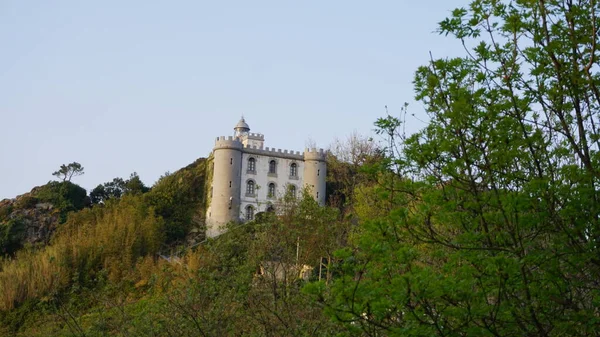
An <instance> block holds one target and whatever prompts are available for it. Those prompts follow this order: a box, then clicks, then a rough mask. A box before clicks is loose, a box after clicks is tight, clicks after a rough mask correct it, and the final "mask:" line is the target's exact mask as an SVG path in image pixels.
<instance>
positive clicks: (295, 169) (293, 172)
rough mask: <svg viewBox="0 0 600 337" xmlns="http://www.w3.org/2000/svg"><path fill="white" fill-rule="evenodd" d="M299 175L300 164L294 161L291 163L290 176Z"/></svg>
mask: <svg viewBox="0 0 600 337" xmlns="http://www.w3.org/2000/svg"><path fill="white" fill-rule="evenodd" d="M297 176H298V164H296V163H292V165H290V177H297Z"/></svg>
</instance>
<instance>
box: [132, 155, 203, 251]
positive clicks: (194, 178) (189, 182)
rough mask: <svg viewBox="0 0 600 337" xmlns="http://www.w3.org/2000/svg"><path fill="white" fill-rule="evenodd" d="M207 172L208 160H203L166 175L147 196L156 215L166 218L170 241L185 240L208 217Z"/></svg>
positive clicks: (147, 200) (167, 234)
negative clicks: (205, 215)
mask: <svg viewBox="0 0 600 337" xmlns="http://www.w3.org/2000/svg"><path fill="white" fill-rule="evenodd" d="M206 169H207V165H206V159H204V158H200V159H198V160H196V161H195V162H194V163H192V164H190V165H188V166H187V167H184V168H182V169H181V170H179V171H177V172H175V173H173V174H167V175H164V176H162V177H161V178H160V179H159V180H158V181H157V182H156V184H154V186H152V190H151V191H150V192H148V193H147V194H145V195H144V197H145V200H146V202H147V203H148V204H150V205H152V206H153V207H154V209H155V212H156V214H157V215H158V216H161V217H162V218H163V219H165V222H166V223H165V230H166V236H167V242H170V243H172V242H176V241H181V240H182V239H183V238H184V237H185V235H186V234H187V233H188V231H189V230H190V229H191V228H192V227H193V226H194V225H196V226H198V225H199V223H200V222H201V218H202V217H204V212H205V209H206V205H205V203H206V199H205V198H206V193H205V182H206V174H207V172H206Z"/></svg>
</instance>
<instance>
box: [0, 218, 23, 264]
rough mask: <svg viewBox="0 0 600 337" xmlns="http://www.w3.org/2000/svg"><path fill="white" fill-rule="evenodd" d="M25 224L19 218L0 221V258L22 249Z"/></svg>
mask: <svg viewBox="0 0 600 337" xmlns="http://www.w3.org/2000/svg"><path fill="white" fill-rule="evenodd" d="M25 231H26V228H25V224H24V223H23V220H22V219H20V218H13V219H7V220H6V221H0V256H4V255H12V254H14V253H15V252H16V251H17V250H18V249H19V248H21V247H22V242H23V239H24V237H25Z"/></svg>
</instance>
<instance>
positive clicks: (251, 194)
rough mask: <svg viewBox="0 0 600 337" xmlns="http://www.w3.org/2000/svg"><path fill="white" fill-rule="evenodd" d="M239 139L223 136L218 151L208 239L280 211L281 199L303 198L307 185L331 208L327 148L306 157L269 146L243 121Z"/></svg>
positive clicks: (237, 131) (236, 131)
mask: <svg viewBox="0 0 600 337" xmlns="http://www.w3.org/2000/svg"><path fill="white" fill-rule="evenodd" d="M233 130H234V134H233V136H227V137H225V136H221V137H218V138H217V140H216V142H215V147H214V148H213V152H212V157H213V165H214V166H213V178H212V185H211V190H210V191H211V200H210V203H209V205H208V207H207V211H206V235H207V236H208V237H215V236H218V235H220V234H222V233H223V228H222V226H223V225H224V224H227V223H228V222H231V221H236V222H240V221H250V220H253V219H254V216H255V214H257V213H258V212H264V211H271V210H275V208H276V201H277V199H279V198H281V197H282V196H284V195H285V194H286V193H289V194H290V195H291V196H294V197H295V196H296V195H298V196H299V194H300V191H301V190H302V189H303V188H304V187H307V189H308V191H309V193H310V194H311V195H312V197H313V198H314V199H315V200H316V201H317V202H318V203H319V204H320V205H325V176H326V174H327V164H326V162H325V158H326V153H325V152H324V151H323V149H319V150H317V149H306V150H305V151H304V153H302V154H301V153H300V152H294V151H288V150H284V151H282V150H281V149H277V150H275V149H274V148H268V147H264V142H265V136H264V135H262V134H259V133H250V127H249V126H248V124H247V123H246V121H245V120H244V118H243V117H242V119H241V120H240V121H239V122H238V123H237V125H236V126H235V128H234V129H233Z"/></svg>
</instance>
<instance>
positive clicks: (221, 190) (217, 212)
mask: <svg viewBox="0 0 600 337" xmlns="http://www.w3.org/2000/svg"><path fill="white" fill-rule="evenodd" d="M242 148H243V145H242V142H241V141H240V140H239V139H238V138H234V137H231V136H229V137H219V138H217V140H216V142H215V147H214V149H213V163H214V171H213V184H212V201H211V206H210V214H209V216H208V219H207V220H208V221H207V228H206V235H207V236H208V237H215V236H218V235H220V234H221V233H223V232H224V230H222V229H221V228H219V227H221V226H223V225H225V224H227V223H228V222H231V221H239V219H240V188H241V187H240V183H241V179H240V177H241V170H242Z"/></svg>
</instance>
